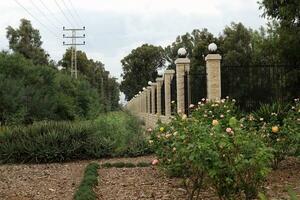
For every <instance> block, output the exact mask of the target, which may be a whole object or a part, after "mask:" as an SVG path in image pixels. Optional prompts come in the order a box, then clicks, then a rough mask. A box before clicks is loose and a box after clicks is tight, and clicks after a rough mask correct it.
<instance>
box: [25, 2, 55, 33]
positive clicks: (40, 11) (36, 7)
mask: <svg viewBox="0 0 300 200" xmlns="http://www.w3.org/2000/svg"><path fill="white" fill-rule="evenodd" d="M30 2H31V4H32V5H33V7H34V8H35V9H36V10H38V11H39V13H40V14H42V15H43V16H44V18H46V19H48V21H49V22H50V23H51V25H52V26H53V27H55V28H57V29H59V27H58V26H56V25H55V24H54V23H53V22H52V20H51V19H50V18H49V17H48V16H47V15H46V14H45V13H44V12H43V11H42V10H41V9H40V8H39V7H38V6H37V5H36V4H35V2H34V1H33V0H30Z"/></svg>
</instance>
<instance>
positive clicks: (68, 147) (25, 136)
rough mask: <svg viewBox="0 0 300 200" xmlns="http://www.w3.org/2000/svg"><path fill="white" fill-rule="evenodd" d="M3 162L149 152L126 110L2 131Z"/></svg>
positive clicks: (136, 123) (57, 159) (57, 160)
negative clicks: (97, 116)
mask: <svg viewBox="0 0 300 200" xmlns="http://www.w3.org/2000/svg"><path fill="white" fill-rule="evenodd" d="M0 143H1V145H0V163H20V162H22V163H25V162H30V163H47V162H62V161H69V160H74V159H91V158H103V157H112V156H138V155H144V154H147V153H149V148H148V146H147V144H146V142H145V140H144V136H143V135H142V132H141V127H140V124H139V121H138V120H137V119H136V118H135V117H133V116H131V115H129V114H127V113H123V112H117V113H110V114H107V115H105V116H102V117H99V118H98V119H97V120H93V121H75V122H47V121H45V122H38V123H34V124H32V125H29V126H15V127H6V128H5V129H2V130H1V132H0Z"/></svg>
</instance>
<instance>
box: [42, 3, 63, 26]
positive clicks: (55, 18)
mask: <svg viewBox="0 0 300 200" xmlns="http://www.w3.org/2000/svg"><path fill="white" fill-rule="evenodd" d="M39 1H40V3H41V4H42V5H43V7H44V8H45V9H46V10H48V13H49V14H50V15H51V16H53V19H54V20H55V21H56V22H57V23H58V24H60V25H61V26H63V25H64V23H63V22H62V21H60V20H59V18H57V17H56V15H55V14H54V13H53V12H52V11H51V10H50V8H49V7H48V6H46V4H45V3H44V1H43V0H39Z"/></svg>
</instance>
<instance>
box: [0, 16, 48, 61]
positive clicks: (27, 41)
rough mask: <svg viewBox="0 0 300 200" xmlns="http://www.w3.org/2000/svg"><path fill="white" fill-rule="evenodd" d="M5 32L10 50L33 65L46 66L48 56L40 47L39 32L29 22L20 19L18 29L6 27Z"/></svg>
mask: <svg viewBox="0 0 300 200" xmlns="http://www.w3.org/2000/svg"><path fill="white" fill-rule="evenodd" d="M6 30H7V33H6V37H7V39H8V40H9V48H10V49H12V50H13V51H14V52H17V53H20V54H22V55H23V56H24V57H25V58H27V59H30V60H32V61H33V63H34V64H40V65H45V64H48V62H49V60H48V59H49V55H48V54H47V53H46V52H45V50H44V49H43V48H42V47H41V46H42V41H41V36H40V32H39V30H37V29H34V28H33V27H32V25H31V22H30V21H29V20H26V19H21V24H20V26H19V28H17V29H14V28H12V27H11V26H8V27H7V28H6Z"/></svg>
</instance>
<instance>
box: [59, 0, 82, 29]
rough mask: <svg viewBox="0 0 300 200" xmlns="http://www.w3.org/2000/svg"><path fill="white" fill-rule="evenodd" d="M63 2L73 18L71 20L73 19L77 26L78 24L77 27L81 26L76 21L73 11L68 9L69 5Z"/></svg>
mask: <svg viewBox="0 0 300 200" xmlns="http://www.w3.org/2000/svg"><path fill="white" fill-rule="evenodd" d="M61 1H62V2H63V4H64V5H65V7H66V9H67V11H68V13H69V15H70V16H71V18H73V20H74V22H75V24H76V25H77V26H79V24H78V22H77V19H75V17H74V15H73V13H72V12H71V10H70V9H69V7H68V5H67V4H66V2H65V1H64V0H61Z"/></svg>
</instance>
